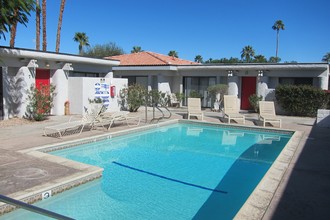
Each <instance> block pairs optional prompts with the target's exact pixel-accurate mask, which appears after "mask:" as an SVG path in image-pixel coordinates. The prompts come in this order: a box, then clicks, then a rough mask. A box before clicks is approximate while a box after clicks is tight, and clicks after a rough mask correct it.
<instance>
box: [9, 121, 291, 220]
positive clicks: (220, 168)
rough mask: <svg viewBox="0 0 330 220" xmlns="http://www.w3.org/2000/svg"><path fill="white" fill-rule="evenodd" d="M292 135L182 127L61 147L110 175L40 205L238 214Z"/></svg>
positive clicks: (89, 214) (170, 215)
mask: <svg viewBox="0 0 330 220" xmlns="http://www.w3.org/2000/svg"><path fill="white" fill-rule="evenodd" d="M290 137H291V135H290V134H280V133H269V132H259V131H258V132H256V131H251V130H237V129H233V128H225V127H215V126H208V125H195V124H193V125H191V124H174V125H169V126H166V127H160V128H156V129H153V130H152V131H144V132H139V133H135V134H130V135H125V136H121V137H116V138H112V139H109V140H104V141H99V142H94V143H89V144H85V145H81V146H79V147H73V148H69V149H65V150H60V151H55V152H52V154H54V155H58V156H61V157H65V158H68V159H71V160H75V161H80V162H83V163H87V164H91V165H95V166H99V167H103V168H104V172H103V177H102V178H101V179H99V180H95V181H92V182H90V183H87V184H84V185H82V186H79V187H76V188H74V189H71V190H68V191H66V192H64V193H61V194H59V195H56V196H53V197H52V198H50V199H47V200H45V201H42V202H38V203H36V205H37V206H39V207H42V208H46V209H48V210H52V211H55V212H58V213H60V214H63V215H66V216H69V217H72V218H75V219H232V218H233V217H234V216H235V214H236V213H237V212H238V210H239V209H240V207H241V206H242V205H243V204H244V202H245V201H246V199H247V198H248V196H249V195H250V194H251V193H252V191H253V190H254V188H255V187H256V185H257V184H258V183H259V181H260V180H261V178H262V177H263V176H264V174H265V173H266V172H267V170H268V169H269V167H270V166H271V165H272V163H273V161H274V160H275V159H276V157H277V156H278V154H279V153H280V152H281V150H282V149H283V147H284V146H285V145H286V143H287V142H288V140H289V139H290ZM23 216H24V217H23ZM5 217H6V219H19V218H24V219H25V220H27V219H36V218H37V217H40V216H38V215H36V214H32V215H31V214H28V213H27V212H25V211H16V212H13V213H11V214H8V215H6V216H5ZM41 219H42V218H41Z"/></svg>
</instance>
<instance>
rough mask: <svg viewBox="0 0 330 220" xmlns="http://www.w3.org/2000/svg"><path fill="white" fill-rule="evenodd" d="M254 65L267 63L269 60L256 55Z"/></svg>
mask: <svg viewBox="0 0 330 220" xmlns="http://www.w3.org/2000/svg"><path fill="white" fill-rule="evenodd" d="M253 62H254V63H267V59H266V57H265V56H264V55H261V54H259V55H255V56H254V60H253Z"/></svg>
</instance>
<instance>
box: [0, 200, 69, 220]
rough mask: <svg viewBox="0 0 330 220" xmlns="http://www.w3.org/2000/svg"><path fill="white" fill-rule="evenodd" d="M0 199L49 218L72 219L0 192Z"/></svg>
mask: <svg viewBox="0 0 330 220" xmlns="http://www.w3.org/2000/svg"><path fill="white" fill-rule="evenodd" d="M0 201H1V202H4V203H7V204H9V205H14V206H16V207H21V208H23V209H25V210H28V211H30V212H35V213H38V214H40V215H43V216H47V217H50V218H54V219H59V220H74V219H73V218H70V217H67V216H64V215H61V214H58V213H56V212H52V211H49V210H46V209H43V208H39V207H37V206H34V205H30V204H28V203H25V202H22V201H19V200H16V199H12V198H9V197H7V196H4V195H1V194H0Z"/></svg>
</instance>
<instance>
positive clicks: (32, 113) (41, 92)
mask: <svg viewBox="0 0 330 220" xmlns="http://www.w3.org/2000/svg"><path fill="white" fill-rule="evenodd" d="M54 91H55V86H53V85H40V87H39V88H36V87H35V85H34V84H32V85H31V87H30V89H29V90H28V91H27V94H28V97H27V101H28V105H27V107H26V114H25V117H27V118H28V119H30V120H36V121H43V120H45V119H46V117H47V115H49V114H50V111H51V109H52V107H53V106H54V104H53V101H54V97H55V95H56V93H55V92H54Z"/></svg>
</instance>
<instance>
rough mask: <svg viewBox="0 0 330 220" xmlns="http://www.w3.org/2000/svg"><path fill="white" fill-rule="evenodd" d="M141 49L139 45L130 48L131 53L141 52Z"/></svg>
mask: <svg viewBox="0 0 330 220" xmlns="http://www.w3.org/2000/svg"><path fill="white" fill-rule="evenodd" d="M142 51H143V50H142V49H141V47H139V46H134V47H133V50H131V53H139V52H142Z"/></svg>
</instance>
